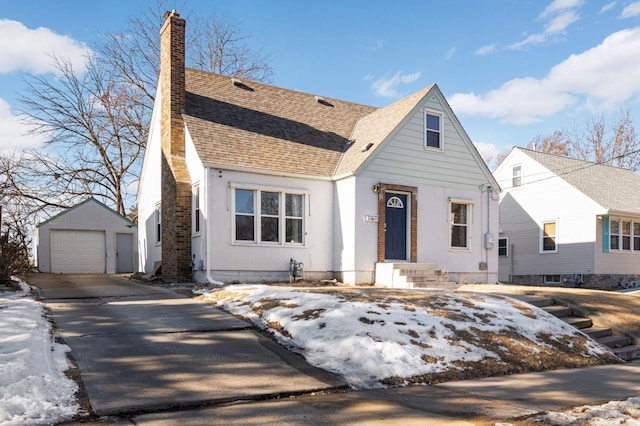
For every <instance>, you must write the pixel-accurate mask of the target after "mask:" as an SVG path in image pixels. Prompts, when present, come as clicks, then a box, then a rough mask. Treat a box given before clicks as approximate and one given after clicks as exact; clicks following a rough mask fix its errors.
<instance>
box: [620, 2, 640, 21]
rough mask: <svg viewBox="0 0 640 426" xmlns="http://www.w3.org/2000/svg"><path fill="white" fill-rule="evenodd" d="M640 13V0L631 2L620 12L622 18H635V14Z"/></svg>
mask: <svg viewBox="0 0 640 426" xmlns="http://www.w3.org/2000/svg"><path fill="white" fill-rule="evenodd" d="M638 15H640V1H637V2H634V3H631V4H630V5H628V6H626V7H625V8H624V9H622V13H620V19H624V18H633V17H634V16H638Z"/></svg>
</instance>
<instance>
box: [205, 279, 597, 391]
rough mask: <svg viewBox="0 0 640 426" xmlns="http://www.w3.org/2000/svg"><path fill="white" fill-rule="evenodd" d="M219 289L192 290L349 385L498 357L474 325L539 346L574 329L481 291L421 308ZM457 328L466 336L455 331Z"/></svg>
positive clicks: (591, 345)
mask: <svg viewBox="0 0 640 426" xmlns="http://www.w3.org/2000/svg"><path fill="white" fill-rule="evenodd" d="M224 290H226V291H228V292H231V293H232V297H229V298H222V299H223V300H219V298H217V297H216V292H217V291H218V290H213V291H211V292H210V293H207V292H206V291H201V292H200V294H204V295H205V299H206V298H210V299H212V300H216V301H217V303H218V305H220V306H222V307H223V308H225V309H226V310H229V311H231V312H233V313H235V314H239V315H242V316H244V317H246V318H249V319H250V320H251V321H253V322H254V323H255V324H256V325H257V326H258V327H260V328H263V329H267V328H269V330H270V331H271V332H272V333H273V334H274V336H275V337H276V338H277V339H278V341H279V342H280V343H281V344H283V345H284V346H287V347H289V348H290V349H291V350H293V351H295V352H299V353H301V354H302V355H303V356H304V357H305V358H306V360H307V361H308V362H309V363H310V364H312V365H314V366H316V367H319V368H322V369H325V370H328V371H332V372H334V373H336V374H339V375H340V376H342V377H343V379H344V380H345V381H347V382H348V383H349V384H350V385H351V386H352V387H353V388H356V389H363V388H379V387H384V385H383V384H382V382H381V381H382V380H383V379H386V378H390V377H398V378H409V377H415V376H420V375H424V374H432V373H441V372H445V371H447V370H450V369H452V368H457V367H456V364H459V363H460V362H485V361H486V360H488V359H493V360H494V361H495V362H497V363H502V362H503V361H502V360H501V357H500V356H499V355H498V354H497V353H495V352H492V351H491V350H489V349H487V348H485V347H482V346H481V345H476V344H474V340H475V339H474V336H477V334H478V333H482V332H488V333H496V334H498V333H504V331H505V330H508V331H509V332H512V333H515V334H517V335H519V336H522V337H524V338H526V339H528V340H529V341H530V342H532V343H534V344H535V345H538V346H540V347H545V346H548V344H547V343H545V342H544V339H541V337H540V336H542V335H544V336H546V337H547V338H550V339H557V340H563V339H567V338H570V337H575V336H576V335H578V334H579V332H578V331H577V330H576V329H575V328H574V327H572V326H570V325H568V324H566V323H564V322H561V321H557V320H556V319H555V318H554V317H552V316H551V315H550V314H548V313H547V312H545V311H543V310H541V309H538V310H536V311H535V315H532V316H528V315H525V313H526V311H527V309H530V308H529V307H527V308H524V305H522V304H521V302H519V301H515V300H513V301H511V302H509V301H508V300H506V299H504V298H500V297H496V296H491V295H487V294H481V293H474V294H473V296H462V295H456V294H451V293H449V294H447V293H444V292H434V293H431V294H430V296H429V303H431V305H430V309H429V310H427V309H421V308H416V309H413V308H411V309H409V308H408V306H407V304H405V303H399V302H398V301H397V300H388V301H385V300H382V301H380V300H371V301H367V300H362V299H366V297H367V296H366V293H364V292H363V293H361V294H360V296H361V297H360V298H359V299H360V300H362V301H360V300H359V301H353V300H348V299H347V298H344V297H340V296H337V295H332V294H327V293H314V292H305V291H296V290H294V289H291V288H287V287H274V286H264V285H259V286H256V285H237V286H229V287H226V288H225V289H224ZM471 297H472V298H471ZM519 306H520V307H521V308H519ZM444 308H446V312H447V313H446V315H445V314H444V313H443V312H442V311H443V309H444ZM536 309H537V308H536ZM256 311H259V312H260V315H257V314H256ZM438 311H440V312H441V313H440V314H439V313H438ZM544 318H549V320H548V321H545V320H544ZM551 318H553V320H551ZM461 332H463V333H467V334H468V335H469V336H471V338H470V339H460V338H459V335H460V333H461ZM586 344H587V347H588V350H589V352H590V353H591V354H592V355H596V354H603V353H606V351H607V350H606V349H605V348H604V347H602V346H601V345H599V344H597V343H595V342H591V341H587V343H586ZM527 346H528V345H527ZM534 350H535V349H534Z"/></svg>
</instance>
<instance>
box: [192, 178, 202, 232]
mask: <svg viewBox="0 0 640 426" xmlns="http://www.w3.org/2000/svg"><path fill="white" fill-rule="evenodd" d="M191 218H192V219H191V235H192V236H194V237H195V236H199V235H200V234H201V232H202V214H201V209H200V182H197V183H195V184H193V185H192V187H191Z"/></svg>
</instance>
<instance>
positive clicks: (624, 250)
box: [494, 148, 640, 288]
mask: <svg viewBox="0 0 640 426" xmlns="http://www.w3.org/2000/svg"><path fill="white" fill-rule="evenodd" d="M494 175H495V176H496V179H497V180H498V183H499V184H500V187H501V188H502V190H503V192H502V195H501V200H500V235H499V238H498V247H499V255H500V256H499V259H500V260H499V262H500V269H499V278H500V281H504V282H512V283H516V284H552V285H557V284H564V285H568V286H587V287H605V288H611V287H616V286H617V285H618V284H619V283H620V282H623V283H624V282H633V281H638V280H640V197H639V196H638V194H640V176H638V175H637V174H635V173H634V172H632V171H630V170H625V169H621V168H616V167H611V166H606V165H603V164H597V163H591V162H588V161H582V160H576V159H572V158H568V157H562V156H557V155H551V154H545V153H542V152H537V151H532V150H528V149H523V148H514V149H513V150H512V151H511V152H510V153H509V155H507V157H506V158H505V159H504V160H503V161H502V162H501V163H500V164H499V165H498V167H497V168H496V170H495V172H494Z"/></svg>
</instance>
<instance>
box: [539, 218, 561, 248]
mask: <svg viewBox="0 0 640 426" xmlns="http://www.w3.org/2000/svg"><path fill="white" fill-rule="evenodd" d="M557 240H558V222H557V221H552V222H544V223H543V224H542V234H541V241H540V246H541V247H540V251H541V252H542V253H557V252H558V244H557Z"/></svg>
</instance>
